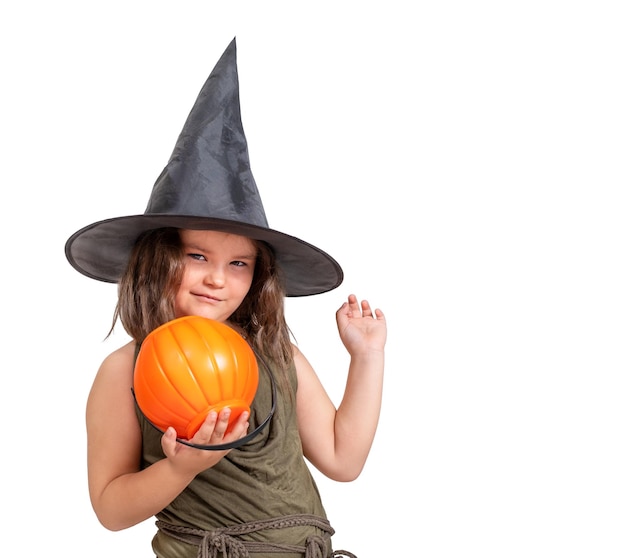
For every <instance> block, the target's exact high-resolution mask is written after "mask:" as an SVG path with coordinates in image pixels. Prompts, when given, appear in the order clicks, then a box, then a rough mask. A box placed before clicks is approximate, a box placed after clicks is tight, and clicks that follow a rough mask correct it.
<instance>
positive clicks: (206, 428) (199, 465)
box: [161, 407, 250, 476]
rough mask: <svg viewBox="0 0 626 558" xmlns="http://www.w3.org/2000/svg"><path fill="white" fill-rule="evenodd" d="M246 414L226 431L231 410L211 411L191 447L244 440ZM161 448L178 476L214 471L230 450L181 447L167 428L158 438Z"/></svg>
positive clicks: (246, 425)
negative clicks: (211, 468) (193, 445)
mask: <svg viewBox="0 0 626 558" xmlns="http://www.w3.org/2000/svg"><path fill="white" fill-rule="evenodd" d="M249 416H250V415H249V413H245V412H244V413H241V415H240V416H239V418H238V419H237V421H236V422H235V423H234V424H233V425H232V427H231V428H230V431H228V432H227V429H228V419H229V418H230V409H229V408H227V407H226V408H224V409H222V410H221V411H220V412H219V413H217V412H215V411H211V412H210V413H209V414H208V415H207V417H206V419H205V421H204V422H203V423H202V425H201V426H200V428H199V429H198V431H197V432H196V433H195V435H194V436H193V438H191V440H189V441H190V442H191V443H193V444H197V445H202V446H208V445H216V444H227V443H230V442H234V441H236V440H239V438H243V437H244V436H245V435H246V433H247V432H248V428H249V426H250V424H249V423H248V418H249ZM161 447H162V448H163V452H164V453H165V456H166V457H167V458H168V459H169V460H170V461H171V463H172V465H173V466H174V467H175V468H176V469H177V470H179V471H180V472H181V473H185V474H192V475H193V476H195V475H197V474H198V473H200V472H201V471H204V470H205V469H209V468H210V467H213V465H215V464H216V463H217V462H218V461H219V460H220V459H222V457H224V456H225V455H226V454H228V453H229V452H230V451H231V450H230V449H227V450H205V449H198V448H193V447H190V446H187V445H185V444H180V443H178V442H177V441H176V430H174V428H172V427H170V428H168V429H167V430H166V431H165V433H164V434H163V436H162V438H161Z"/></svg>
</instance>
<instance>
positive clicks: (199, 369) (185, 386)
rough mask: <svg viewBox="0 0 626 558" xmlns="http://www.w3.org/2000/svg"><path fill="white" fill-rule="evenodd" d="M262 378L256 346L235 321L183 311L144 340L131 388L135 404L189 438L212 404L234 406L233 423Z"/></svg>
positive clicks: (158, 424)
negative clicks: (233, 325)
mask: <svg viewBox="0 0 626 558" xmlns="http://www.w3.org/2000/svg"><path fill="white" fill-rule="evenodd" d="M258 383H259V370H258V365H257V361H256V357H255V355H254V352H253V351H252V349H251V348H250V346H249V345H248V343H247V342H246V340H245V339H244V338H243V337H242V336H241V335H239V333H237V332H236V331H235V330H234V329H232V328H231V327H229V326H227V325H225V324H223V323H221V322H217V321H215V320H209V319H207V318H202V317H199V316H185V317H183V318H177V319H175V320H172V321H171V322H168V323H166V324H163V325H162V326H160V327H158V328H157V329H155V330H154V331H152V332H151V333H150V334H149V335H148V336H147V337H146V339H145V340H144V342H143V343H142V345H141V349H140V351H139V354H138V355H137V361H136V363H135V373H134V380H133V389H134V392H135V399H136V401H137V405H138V406H139V408H140V409H141V411H142V412H143V414H144V415H145V416H146V418H147V419H148V420H149V421H150V422H151V423H152V424H154V425H155V426H156V427H157V428H159V429H160V430H166V429H167V427H168V426H173V427H174V428H175V429H176V433H177V435H178V437H179V438H183V439H190V438H192V437H193V435H194V434H195V433H196V431H197V430H198V428H199V427H200V425H201V424H202V422H203V421H204V419H205V418H206V416H207V414H208V413H209V411H211V410H216V411H219V410H220V409H222V408H224V407H229V408H230V409H231V418H230V422H231V423H232V422H233V421H235V420H236V419H237V417H238V416H239V415H240V414H241V413H242V412H243V411H244V410H245V411H249V410H250V405H251V404H252V401H253V399H254V396H255V394H256V390H257V387H258Z"/></svg>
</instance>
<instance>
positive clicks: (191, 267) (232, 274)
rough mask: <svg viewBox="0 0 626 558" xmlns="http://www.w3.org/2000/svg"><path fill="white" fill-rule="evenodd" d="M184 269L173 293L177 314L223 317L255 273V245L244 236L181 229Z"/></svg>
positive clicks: (220, 319)
mask: <svg viewBox="0 0 626 558" xmlns="http://www.w3.org/2000/svg"><path fill="white" fill-rule="evenodd" d="M180 238H181V241H182V245H183V253H184V262H185V271H184V273H183V280H182V283H181V285H180V288H179V289H178V292H177V293H176V299H175V311H176V317H177V318H178V317H181V316H188V315H195V316H203V317H205V318H210V319H212V320H217V321H220V322H224V321H226V320H227V319H228V318H229V317H230V316H231V314H232V313H233V312H234V311H235V310H236V309H237V307H238V306H239V305H240V304H241V302H242V301H243V299H244V298H245V296H246V294H247V293H248V290H249V289H250V285H251V284H252V277H253V275H254V264H255V261H256V248H255V246H254V244H253V242H252V241H251V240H250V239H249V238H246V237H245V236H238V235H235V234H228V233H223V232H217V231H192V230H181V231H180Z"/></svg>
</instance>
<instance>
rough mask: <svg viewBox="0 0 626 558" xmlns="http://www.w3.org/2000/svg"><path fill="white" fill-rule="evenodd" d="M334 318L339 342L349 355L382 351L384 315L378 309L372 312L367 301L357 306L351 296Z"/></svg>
mask: <svg viewBox="0 0 626 558" xmlns="http://www.w3.org/2000/svg"><path fill="white" fill-rule="evenodd" d="M336 318H337V327H338V329H339V336H340V337H341V341H342V342H343V344H344V346H345V347H346V349H347V350H348V352H349V353H350V354H351V355H354V354H357V353H359V352H367V351H371V350H375V351H382V350H383V349H384V347H385V343H386V341H387V323H386V321H385V315H384V314H383V312H382V310H380V309H378V308H376V309H375V310H373V309H372V307H371V306H370V304H369V302H368V301H367V300H363V301H362V302H361V304H360V305H359V301H358V299H357V297H356V296H355V295H353V294H351V295H350V296H348V301H347V302H344V303H343V304H342V306H341V308H339V310H337V314H336Z"/></svg>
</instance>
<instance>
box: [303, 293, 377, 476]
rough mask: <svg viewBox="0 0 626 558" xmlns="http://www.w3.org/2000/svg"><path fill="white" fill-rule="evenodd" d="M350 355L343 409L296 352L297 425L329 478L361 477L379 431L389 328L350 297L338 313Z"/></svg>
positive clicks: (315, 462)
mask: <svg viewBox="0 0 626 558" xmlns="http://www.w3.org/2000/svg"><path fill="white" fill-rule="evenodd" d="M336 318H337V327H338V329H339V335H340V337H341V340H342V342H343V344H344V346H345V347H346V349H347V351H348V352H349V354H350V366H349V369H348V377H347V380H346V389H345V392H344V395H343V398H342V401H341V403H340V405H339V407H338V408H335V406H334V404H333V403H332V401H331V400H330V398H329V396H328V394H327V393H326V391H325V389H324V387H323V386H322V384H321V382H320V380H319V378H318V377H317V375H316V374H315V371H314V370H313V368H312V367H311V365H310V364H309V362H308V361H307V360H306V358H305V357H304V355H303V354H302V353H301V352H300V351H299V350H298V349H297V348H295V349H294V359H295V363H296V370H297V373H298V392H297V408H298V425H299V429H300V436H301V439H302V445H303V449H304V455H305V456H306V458H307V459H308V460H309V461H310V462H311V463H312V464H313V465H314V466H315V467H316V468H317V469H319V470H320V471H321V472H322V473H323V474H325V475H326V476H327V477H329V478H331V479H334V480H337V481H352V480H354V479H355V478H357V477H358V476H359V474H360V473H361V471H362V469H363V466H364V465H365V461H366V459H367V456H368V454H369V451H370V448H371V446H372V442H373V440H374V434H375V433H376V428H377V426H378V419H379V416H380V407H381V399H382V386H383V370H384V347H385V342H386V338H387V325H386V322H385V317H384V315H383V313H382V311H380V310H378V309H376V310H375V311H374V310H373V309H372V308H371V307H370V305H369V303H368V302H367V301H366V300H363V301H362V303H361V304H359V302H358V300H357V298H356V296H354V295H350V296H349V297H348V302H346V303H344V304H343V305H342V306H341V308H339V310H338V311H337V313H336Z"/></svg>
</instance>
